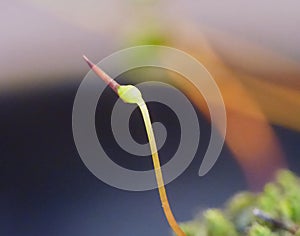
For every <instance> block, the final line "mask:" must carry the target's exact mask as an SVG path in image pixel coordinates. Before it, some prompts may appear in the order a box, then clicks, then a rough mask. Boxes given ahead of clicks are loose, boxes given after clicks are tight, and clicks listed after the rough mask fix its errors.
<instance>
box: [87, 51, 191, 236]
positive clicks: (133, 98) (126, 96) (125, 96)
mask: <svg viewBox="0 0 300 236" xmlns="http://www.w3.org/2000/svg"><path fill="white" fill-rule="evenodd" d="M83 58H84V59H85V61H86V62H87V64H88V65H89V66H90V68H91V69H92V70H93V71H94V72H95V73H96V75H98V76H99V77H100V78H101V79H102V80H103V81H104V82H105V83H106V84H107V85H109V86H110V87H111V88H112V90H113V91H114V92H115V93H116V94H117V95H118V96H119V97H120V98H121V99H122V100H123V101H124V102H125V103H133V104H137V105H138V107H139V109H140V111H141V113H142V117H143V120H144V123H145V127H146V132H147V136H148V140H149V144H150V150H151V154H152V161H153V166H154V171H155V176H156V182H157V186H158V191H159V196H160V201H161V204H162V207H163V210H164V213H165V216H166V218H167V221H168V223H169V225H170V227H171V228H172V229H173V231H174V233H175V234H176V235H178V236H185V235H186V234H185V233H184V232H183V231H182V229H181V228H180V227H179V225H178V223H177V222H176V219H175V217H174V215H173V213H172V210H171V207H170V204H169V201H168V197H167V193H166V189H165V186H164V180H163V175H162V171H161V166H160V161H159V157H158V152H157V147H156V142H155V138H154V133H153V129H152V123H151V120H150V116H149V111H148V108H147V105H146V103H145V101H144V99H143V97H142V94H141V92H140V91H139V89H138V88H137V87H135V86H133V85H120V84H118V83H117V82H116V81H115V80H113V79H112V78H111V77H109V76H108V75H107V74H106V73H105V72H104V71H102V70H101V69H100V68H99V67H98V66H96V65H95V64H94V63H92V62H91V61H90V60H89V59H88V58H87V57H86V56H83Z"/></svg>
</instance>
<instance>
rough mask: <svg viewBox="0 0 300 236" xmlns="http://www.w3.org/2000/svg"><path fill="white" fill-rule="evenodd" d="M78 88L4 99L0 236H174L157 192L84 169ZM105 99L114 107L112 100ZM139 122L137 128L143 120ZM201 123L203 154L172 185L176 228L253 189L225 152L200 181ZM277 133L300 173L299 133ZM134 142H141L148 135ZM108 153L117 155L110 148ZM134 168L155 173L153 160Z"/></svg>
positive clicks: (205, 133) (0, 100)
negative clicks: (76, 129) (77, 127)
mask: <svg viewBox="0 0 300 236" xmlns="http://www.w3.org/2000/svg"><path fill="white" fill-rule="evenodd" d="M78 86H79V83H74V84H66V85H64V86H59V87H53V88H49V89H42V90H39V91H36V92H30V93H29V92H28V93H23V94H7V95H2V96H1V97H0V105H1V110H0V113H1V114H0V127H1V136H0V150H1V157H0V175H1V179H0V209H1V210H0V235H3V236H5V235H8V236H21V235H22V236H34V235H43V236H53V235H55V236H86V235H88V236H96V235H97V236H99V235H114V236H121V235H122V236H123V235H143V236H147V235H149V236H150V235H151V236H153V235H170V234H171V233H170V228H169V226H168V225H167V221H166V220H165V218H164V215H163V211H162V209H161V206H160V201H159V197H158V193H157V191H156V190H153V191H146V192H128V191H123V190H119V189H116V188H113V187H111V186H108V185H106V184H104V183H103V182H101V181H100V180H98V179H97V178H96V177H95V176H93V175H92V174H91V173H90V172H89V170H88V169H87V168H86V167H85V165H84V164H83V162H82V161H81V159H80V157H79V155H78V153H77V150H76V147H75V144H74V141H73V136H72V106H73V100H74V97H75V94H76V91H77V88H78ZM106 96H111V97H112V100H113V99H116V98H115V97H113V96H114V95H113V94H110V93H107V95H106ZM151 106H152V108H151V110H152V115H153V117H159V118H161V119H162V121H164V120H166V117H168V116H169V115H168V113H164V112H163V111H161V110H160V109H162V108H160V107H159V106H155V104H152V105H151ZM107 109H109V108H107ZM158 113H159V114H160V115H159V116H156V114H158ZM101 114H105V113H104V112H102V113H99V112H98V113H96V117H101ZM99 119H100V118H99ZM133 119H136V120H139V114H138V113H136V114H134V117H133ZM199 119H200V126H201V143H200V146H199V150H198V153H197V155H196V157H195V159H194V161H193V162H192V164H191V165H190V167H189V168H188V169H187V170H186V171H185V172H184V173H183V174H182V175H181V176H180V177H179V178H177V179H176V180H175V181H173V182H172V183H170V184H169V185H167V191H168V195H169V200H170V203H171V206H172V209H173V211H174V214H175V216H176V218H177V219H178V221H187V220H190V219H192V218H193V217H194V216H195V215H196V214H197V213H198V212H199V211H201V210H202V209H205V208H207V207H219V206H222V204H223V203H224V202H225V201H226V200H227V199H228V198H229V197H230V196H231V195H232V194H234V193H235V192H236V191H240V190H246V189H247V185H246V182H245V179H244V176H243V173H242V172H241V170H240V168H239V166H238V165H237V163H236V161H235V160H234V158H233V156H232V154H231V153H230V151H229V150H228V149H227V147H226V146H225V147H224V149H223V151H222V154H221V157H220V158H219V160H218V162H217V164H216V165H215V167H214V168H213V169H212V170H211V171H210V172H209V173H208V174H207V175H206V176H204V177H199V176H198V175H197V173H198V169H199V167H200V163H201V160H202V157H203V154H204V152H205V149H206V145H207V143H208V139H209V132H210V127H209V123H208V122H207V121H206V120H205V119H204V118H203V117H202V116H201V115H200V114H199ZM170 125H176V122H175V123H174V124H170ZM275 131H276V133H277V135H278V137H279V139H280V141H281V143H282V145H283V148H284V151H285V153H286V154H287V157H288V162H289V164H290V167H291V169H292V170H293V171H295V172H297V173H300V165H299V164H300V159H299V157H300V147H299V141H300V133H297V132H294V131H291V130H287V129H285V128H280V127H275ZM108 133H109V132H108V131H107V135H109V134H108ZM136 135H137V138H140V139H141V140H142V141H143V139H144V136H143V135H144V134H140V137H138V136H139V134H136ZM168 138H169V136H168ZM172 138H174V139H176V135H173V136H171V139H172ZM100 139H101V137H100ZM174 142H175V143H176V140H175V141H174ZM174 142H170V143H169V145H171V146H172V143H174ZM105 145H106V147H107V148H108V149H109V148H113V146H112V147H110V145H113V143H110V142H108V141H107V143H106V144H104V146H105ZM171 152H172V151H171ZM164 153H165V155H164ZM168 155H169V156H170V155H171V154H170V153H168V150H162V155H161V156H162V158H164V156H165V158H168ZM114 158H115V161H116V162H118V163H121V164H122V163H123V165H126V163H128V162H127V161H126V159H124V158H123V156H122V152H121V151H120V155H117V156H114ZM166 161H167V160H163V162H166ZM131 165H132V168H134V167H136V165H140V168H149V165H151V159H150V158H149V159H148V160H145V161H143V162H138V164H137V163H134V162H133V163H131Z"/></svg>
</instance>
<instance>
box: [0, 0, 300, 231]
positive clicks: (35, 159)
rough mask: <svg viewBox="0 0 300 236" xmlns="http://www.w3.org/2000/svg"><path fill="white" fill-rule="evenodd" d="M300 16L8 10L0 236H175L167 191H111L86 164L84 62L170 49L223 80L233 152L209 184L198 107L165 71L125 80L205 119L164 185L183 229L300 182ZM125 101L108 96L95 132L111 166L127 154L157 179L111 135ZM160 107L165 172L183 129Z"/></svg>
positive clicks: (287, 12) (129, 5) (3, 46)
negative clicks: (175, 94) (78, 115)
mask: <svg viewBox="0 0 300 236" xmlns="http://www.w3.org/2000/svg"><path fill="white" fill-rule="evenodd" d="M299 7H300V6H299V2H298V1H296V0H288V1H285V2H279V1H277V2H274V1H271V0H269V1H257V0H254V1H249V2H244V1H243V2H242V1H238V0H228V1H223V2H220V1H215V0H213V1H204V0H203V1H202V0H201V1H190V0H188V1H177V0H173V1H167V0H165V1H163V0H162V1H158V0H124V1H121V0H112V1H100V0H99V1H94V0H87V1H70V0H61V1H57V0H52V1H50V0H44V1H38V0H10V1H8V0H2V1H1V2H0V19H1V20H0V29H1V37H0V51H1V57H0V105H1V109H0V127H1V136H0V175H1V179H0V219H1V220H0V233H1V235H30V236H31V235H45V236H48V235H49V236H50V235H58V236H60V235H64V236H66V235H72V236H77V235H78V236H81V235H116V236H118V235H146V236H147V235H170V229H169V226H168V225H167V222H166V220H165V218H164V215H163V212H162V209H161V206H160V201H159V198H158V193H157V191H155V190H153V191H146V192H127V191H123V190H118V189H115V188H113V187H110V186H108V185H106V184H104V183H102V182H101V181H100V180H98V179H97V178H96V177H95V176H93V175H92V174H91V173H90V172H89V170H88V169H87V168H86V167H85V166H84V164H83V162H82V161H81V159H80V157H79V155H78V153H77V150H76V147H75V144H74V141H73V136H72V106H73V101H74V98H75V95H76V91H77V89H78V87H79V85H80V82H81V81H82V79H83V78H84V76H85V75H86V73H87V72H88V71H89V68H88V67H87V65H86V63H85V62H84V61H83V60H82V54H86V55H87V56H88V57H89V58H90V59H91V60H93V61H94V62H98V61H100V60H101V59H103V58H104V57H106V56H108V55H110V54H111V53H113V52H116V51H118V50H120V49H124V48H126V47H130V46H136V45H143V44H157V45H166V46H171V47H175V48H178V49H180V50H183V51H185V52H187V53H189V54H191V55H192V56H194V57H195V58H197V59H198V60H199V61H200V62H201V63H202V64H203V65H204V66H205V67H206V68H207V69H208V71H209V72H210V73H211V75H212V76H213V78H214V79H215V80H216V82H217V84H218V86H219V88H220V91H221V93H222V95H223V98H224V102H225V106H226V111H227V122H228V129H227V134H226V145H225V146H224V148H223V151H222V153H221V156H220V158H219V160H218V161H217V164H216V165H215V166H214V168H213V169H212V170H211V171H210V172H209V173H208V174H207V175H206V176H204V177H199V176H198V175H197V173H198V169H199V166H200V164H201V161H202V158H203V156H204V153H205V150H206V148H207V144H208V141H209V135H210V122H209V120H210V119H209V113H208V111H207V106H206V104H205V102H204V100H203V98H202V96H201V94H198V92H197V91H195V88H193V86H192V85H191V84H188V83H187V82H186V81H185V79H184V78H181V77H179V76H178V75H176V74H175V73H170V72H165V71H153V70H149V69H147V70H137V71H129V72H127V73H125V74H124V75H121V76H120V78H117V80H119V81H120V82H122V83H128V82H131V83H138V82H140V80H139V78H141V76H142V77H143V78H144V80H148V79H151V78H153V76H156V78H155V79H156V80H160V81H165V82H168V83H170V84H172V85H174V86H176V87H178V88H179V89H180V90H181V91H182V92H183V93H185V94H186V96H187V97H188V98H189V99H190V100H191V101H192V103H193V105H194V107H195V109H196V110H197V114H198V117H199V122H200V126H201V141H200V144H199V149H198V152H197V154H196V156H195V159H194V161H193V162H192V164H191V165H190V166H189V168H188V169H187V170H186V171H185V172H184V173H183V175H181V176H180V177H179V178H177V179H176V180H175V181H173V182H172V183H170V184H169V185H167V191H168V194H169V198H170V203H171V206H172V209H173V211H174V214H175V216H176V218H177V219H178V221H187V220H191V219H192V218H193V217H194V216H195V215H196V214H198V213H199V212H201V210H202V209H205V208H207V207H220V206H222V204H224V202H225V201H226V200H227V199H228V198H229V197H230V196H231V195H232V194H234V193H235V192H237V191H241V190H252V191H259V190H261V188H262V186H263V185H264V183H265V182H266V181H268V180H271V179H272V176H273V175H274V172H275V171H276V170H278V169H279V168H286V167H288V168H289V169H291V170H292V171H294V172H296V173H298V174H300V160H299V156H300V145H299V141H300V132H299V131H300V121H299V117H300V46H299V42H300V29H299V24H300V15H299V10H298V9H299ZM116 99H117V98H116V96H115V95H114V94H113V92H111V91H109V90H107V91H106V92H105V94H104V96H103V97H102V98H101V99H100V101H99V103H101V104H104V107H103V108H102V110H101V109H97V112H96V118H98V119H97V120H98V121H97V122H96V123H97V124H96V125H97V130H101V129H103V131H102V133H103V134H104V135H103V136H102V137H99V140H100V141H101V142H102V143H103V146H104V147H105V148H106V150H107V152H111V150H116V151H115V153H119V154H117V155H116V154H115V155H114V161H115V162H117V163H119V164H121V165H124V166H126V165H128V168H133V169H134V168H136V169H139V168H140V169H147V168H151V160H150V158H149V159H148V160H144V161H142V162H135V161H132V159H130V157H124V156H123V154H122V153H123V152H122V151H121V150H119V149H118V147H116V145H115V142H114V141H113V137H112V134H111V130H107V125H106V124H107V123H105V122H109V120H107V119H109V118H110V117H109V115H108V114H109V113H110V111H111V109H112V107H113V104H114V102H115V101H116ZM101 100H102V101H101ZM149 107H150V113H151V115H152V117H153V119H154V120H155V121H162V122H163V123H164V125H165V126H166V127H167V128H168V127H171V129H172V130H175V134H172V133H171V134H168V139H169V140H170V141H169V142H167V143H166V144H167V145H168V146H167V147H164V149H162V150H161V158H162V162H163V163H165V162H166V161H167V160H168V158H170V157H171V154H172V152H173V150H176V145H177V144H178V140H177V139H176V138H178V129H176V127H177V128H178V124H177V123H176V117H174V116H173V115H174V114H171V113H170V112H171V111H169V110H168V109H166V108H165V107H164V106H162V105H159V104H149ZM170 117H171V118H170ZM173 117H174V118H173ZM105 120H106V121H105ZM131 124H132V125H131V127H130V128H131V131H132V134H133V137H134V138H135V139H136V140H137V141H138V142H140V143H143V142H146V138H145V134H144V133H143V132H141V130H142V129H143V126H142V123H141V117H140V115H139V113H138V112H135V113H134V114H133V116H132V119H131ZM174 127H175V128H174ZM176 130H177V131H176ZM176 132H177V133H176ZM103 137H105V138H103ZM128 158H129V159H128ZM129 160H130V161H129Z"/></svg>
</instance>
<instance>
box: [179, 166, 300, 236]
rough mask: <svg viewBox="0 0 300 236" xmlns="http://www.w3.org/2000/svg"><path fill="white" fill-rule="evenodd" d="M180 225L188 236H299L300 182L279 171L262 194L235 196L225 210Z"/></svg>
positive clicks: (211, 210) (210, 211) (213, 210)
mask: <svg viewBox="0 0 300 236" xmlns="http://www.w3.org/2000/svg"><path fill="white" fill-rule="evenodd" d="M182 225H183V229H184V230H185V232H189V233H188V234H187V235H190V236H219V235H225V236H226V235H230V236H235V235H237V236H238V235H240V236H242V235H245V236H291V235H297V236H300V229H299V226H298V225H300V179H299V178H298V177H296V176H295V175H294V174H293V173H291V172H290V171H287V170H283V171H280V172H278V174H277V177H276V180H275V181H274V182H273V183H268V184H266V186H265V188H264V190H263V192H261V193H259V194H253V193H250V192H243V193H238V194H236V195H235V196H233V197H232V198H231V199H230V200H229V201H228V202H227V203H226V205H225V208H224V209H208V210H207V211H205V212H204V213H203V216H202V218H201V219H195V220H194V221H191V222H186V223H183V224H182Z"/></svg>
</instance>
